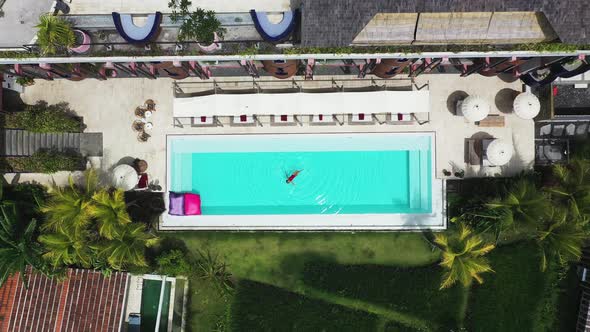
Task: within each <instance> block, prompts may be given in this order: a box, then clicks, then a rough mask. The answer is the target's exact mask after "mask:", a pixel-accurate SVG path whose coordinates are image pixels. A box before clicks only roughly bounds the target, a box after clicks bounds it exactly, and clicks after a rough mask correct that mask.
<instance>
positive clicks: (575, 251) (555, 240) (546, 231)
mask: <svg viewBox="0 0 590 332" xmlns="http://www.w3.org/2000/svg"><path fill="white" fill-rule="evenodd" d="M574 213H575V212H574V211H568V209H567V208H564V207H555V208H554V209H553V212H552V215H551V217H550V218H549V220H548V221H547V222H546V223H545V224H543V225H542V226H541V227H540V228H539V229H538V230H537V233H536V236H535V238H536V240H537V243H538V244H539V246H540V247H541V253H542V255H541V270H543V271H545V270H546V269H547V265H548V260H549V258H556V259H557V261H558V262H559V263H560V264H565V263H567V262H569V261H575V260H578V259H580V257H581V256H582V245H583V244H584V240H585V239H586V238H587V236H588V234H587V232H585V231H584V230H583V228H582V226H583V225H584V224H585V223H586V222H585V221H581V220H579V219H575V216H574V215H573V214H574ZM548 256H549V258H548Z"/></svg>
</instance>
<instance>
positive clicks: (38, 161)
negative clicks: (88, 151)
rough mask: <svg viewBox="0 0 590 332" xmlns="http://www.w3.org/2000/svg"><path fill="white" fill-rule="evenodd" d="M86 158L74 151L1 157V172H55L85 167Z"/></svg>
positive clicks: (51, 151) (48, 151)
mask: <svg viewBox="0 0 590 332" xmlns="http://www.w3.org/2000/svg"><path fill="white" fill-rule="evenodd" d="M84 162H85V158H84V157H83V156H81V155H80V154H78V153H74V152H58V151H53V150H43V151H38V152H36V153H35V154H33V155H32V156H30V157H2V158H0V172H4V173H13V172H14V173H24V172H29V173H47V174H51V173H55V172H59V171H78V170H82V169H84V166H85V165H84Z"/></svg>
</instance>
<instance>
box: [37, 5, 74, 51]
mask: <svg viewBox="0 0 590 332" xmlns="http://www.w3.org/2000/svg"><path fill="white" fill-rule="evenodd" d="M35 27H36V28H37V29H39V31H37V43H38V44H39V47H40V48H41V52H43V54H55V53H57V52H58V51H65V49H67V48H68V47H72V46H73V45H74V43H75V42H76V37H75V35H74V30H72V26H71V24H70V22H68V21H66V20H65V19H63V18H61V17H59V16H54V15H51V14H44V15H41V17H40V18H39V24H37V25H36V26H35Z"/></svg>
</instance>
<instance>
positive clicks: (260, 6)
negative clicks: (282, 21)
mask: <svg viewBox="0 0 590 332" xmlns="http://www.w3.org/2000/svg"><path fill="white" fill-rule="evenodd" d="M66 3H67V1H66ZM192 3H193V4H192V8H196V7H201V8H204V9H208V10H214V11H216V12H248V11H250V9H256V10H262V11H284V10H289V9H290V5H291V1H289V0H255V1H218V0H193V1H192ZM68 4H69V6H70V14H110V13H112V12H113V11H116V12H121V13H137V14H140V13H143V14H147V13H153V12H155V11H161V12H163V13H164V12H169V11H170V10H169V9H168V0H71V3H68Z"/></svg>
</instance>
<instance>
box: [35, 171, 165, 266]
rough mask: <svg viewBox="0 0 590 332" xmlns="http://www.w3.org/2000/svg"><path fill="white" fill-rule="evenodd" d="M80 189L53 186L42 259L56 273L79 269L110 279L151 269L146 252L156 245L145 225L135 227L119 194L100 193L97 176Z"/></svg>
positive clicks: (91, 176) (88, 178) (47, 206)
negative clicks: (113, 273) (72, 267)
mask: <svg viewBox="0 0 590 332" xmlns="http://www.w3.org/2000/svg"><path fill="white" fill-rule="evenodd" d="M83 180H84V181H83V183H82V184H81V185H78V184H76V183H75V182H74V180H73V179H72V177H70V179H69V185H68V186H66V187H63V188H62V187H58V186H56V185H55V184H54V186H53V190H52V192H51V193H50V195H49V199H48V201H47V203H45V204H44V205H43V206H42V207H41V211H42V212H43V213H45V217H46V218H45V219H46V220H45V223H44V224H43V227H42V230H43V231H44V233H43V234H42V235H41V236H40V237H39V241H40V242H41V243H42V244H43V246H44V255H43V257H44V258H45V259H46V260H47V261H48V262H49V263H51V265H52V266H53V267H54V268H58V267H63V266H69V265H77V266H83V267H86V268H90V267H93V268H96V269H100V270H102V271H103V272H106V273H108V272H109V271H110V270H124V269H127V268H130V267H134V266H139V267H145V266H147V263H146V259H145V249H146V247H150V246H152V245H154V244H155V243H156V242H157V238H156V237H155V236H153V235H152V234H150V233H148V232H147V231H146V229H145V225H143V224H135V223H131V219H130V218H129V214H128V213H127V210H126V205H125V201H124V197H123V192H122V191H120V190H110V189H108V188H101V187H99V185H98V176H97V174H96V172H95V171H94V170H89V171H87V172H86V174H85V177H84V179H83Z"/></svg>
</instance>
